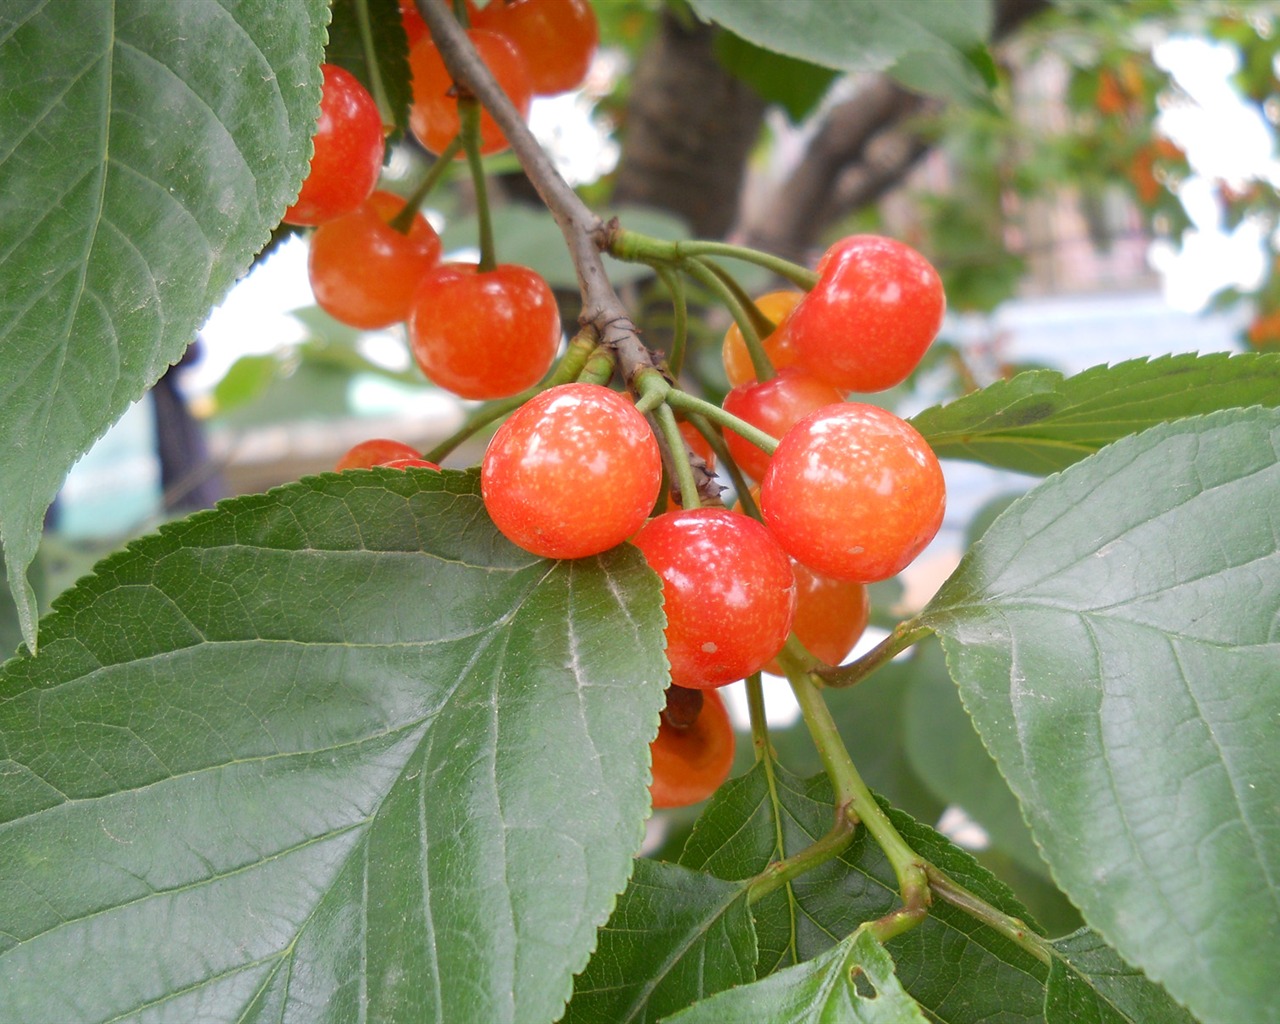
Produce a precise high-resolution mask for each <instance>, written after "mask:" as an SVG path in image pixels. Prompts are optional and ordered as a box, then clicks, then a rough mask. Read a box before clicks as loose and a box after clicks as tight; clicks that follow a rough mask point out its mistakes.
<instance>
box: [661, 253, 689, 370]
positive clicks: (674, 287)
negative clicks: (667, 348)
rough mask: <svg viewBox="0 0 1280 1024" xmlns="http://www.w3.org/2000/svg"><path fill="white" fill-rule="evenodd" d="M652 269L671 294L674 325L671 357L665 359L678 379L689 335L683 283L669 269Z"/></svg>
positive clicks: (687, 311) (678, 276)
mask: <svg viewBox="0 0 1280 1024" xmlns="http://www.w3.org/2000/svg"><path fill="white" fill-rule="evenodd" d="M653 269H654V270H655V271H657V274H658V278H659V279H660V280H661V281H662V283H663V284H664V285H666V287H667V291H668V292H670V293H671V308H672V311H673V312H674V314H675V324H674V325H673V327H672V338H671V355H670V357H669V358H668V359H667V366H668V368H669V369H670V370H671V376H672V377H679V376H680V369H681V367H683V366H684V351H685V345H686V339H687V338H688V334H689V305H688V302H687V301H686V299H685V294H684V281H683V280H682V279H681V277H680V275H679V274H674V273H672V272H671V268H669V267H664V266H657V267H654V268H653Z"/></svg>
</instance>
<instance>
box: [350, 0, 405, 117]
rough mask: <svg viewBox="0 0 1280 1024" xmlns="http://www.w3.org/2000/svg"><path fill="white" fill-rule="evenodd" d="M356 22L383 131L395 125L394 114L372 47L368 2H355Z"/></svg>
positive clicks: (358, 0)
mask: <svg viewBox="0 0 1280 1024" xmlns="http://www.w3.org/2000/svg"><path fill="white" fill-rule="evenodd" d="M356 22H357V23H358V24H359V26H360V48H361V49H362V50H364V62H365V66H366V67H367V68H368V69H369V92H370V94H371V95H372V96H373V102H374V103H376V104H377V106H378V116H379V117H381V118H382V125H383V130H384V131H389V130H390V129H389V128H388V126H389V125H394V124H395V123H396V119H395V114H394V113H393V111H392V110H391V100H390V99H388V98H387V87H386V85H385V84H384V83H383V81H382V68H381V66H380V65H379V64H378V50H377V47H375V46H374V45H373V23H372V22H371V21H370V20H369V0H356Z"/></svg>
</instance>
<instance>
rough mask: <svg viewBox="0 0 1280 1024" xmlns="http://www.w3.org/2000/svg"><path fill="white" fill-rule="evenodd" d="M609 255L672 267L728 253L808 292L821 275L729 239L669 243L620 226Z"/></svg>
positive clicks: (730, 256)
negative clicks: (702, 257) (686, 261)
mask: <svg viewBox="0 0 1280 1024" xmlns="http://www.w3.org/2000/svg"><path fill="white" fill-rule="evenodd" d="M609 254H610V255H611V256H615V257H617V258H618V259H620V260H625V261H626V262H628V263H648V264H650V265H654V264H657V263H665V264H668V265H670V266H678V265H680V264H681V263H683V262H684V261H685V259H686V258H687V257H690V256H725V257H728V258H729V259H735V260H741V261H742V262H744V263H752V264H755V265H756V266H757V267H764V268H765V269H766V270H771V271H773V272H774V273H775V274H777V275H778V276H779V277H782V278H785V279H786V280H788V281H790V282H791V283H792V284H794V285H796V287H798V288H803V289H804V290H805V291H809V290H811V289H812V288H813V286H814V285H815V284H817V283H818V275H817V274H815V273H814V272H813V271H812V270H809V269H808V268H807V267H802V266H800V264H798V263H792V262H791V261H790V260H784V259H783V258H782V257H781V256H774V255H772V254H771V253H767V252H760V251H758V250H756V249H748V248H746V247H745V246H741V245H730V244H729V243H728V242H703V241H692V240H690V241H683V242H668V241H665V240H663V239H660V238H650V237H649V236H648V235H642V234H640V233H639V232H637V231H627V230H625V229H624V228H621V227H616V228H614V230H613V231H612V232H611V234H610V238H609Z"/></svg>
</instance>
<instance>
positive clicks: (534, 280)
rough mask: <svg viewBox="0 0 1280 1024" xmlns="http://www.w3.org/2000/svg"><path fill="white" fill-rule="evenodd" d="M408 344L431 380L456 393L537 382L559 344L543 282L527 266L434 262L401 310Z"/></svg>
mask: <svg viewBox="0 0 1280 1024" xmlns="http://www.w3.org/2000/svg"><path fill="white" fill-rule="evenodd" d="M409 344H410V346H411V347H412V349H413V354H414V357H415V358H416V359H417V361H418V365H419V366H420V367H421V368H422V372H423V373H425V374H426V375H427V377H428V379H430V380H431V381H433V382H434V383H436V384H438V385H440V387H442V388H446V389H447V390H449V391H452V392H453V393H454V394H455V395H460V396H461V397H463V398H479V399H488V398H505V397H507V396H508V395H514V394H516V393H517V392H519V391H523V390H524V389H525V388H527V387H532V386H533V385H534V384H536V383H538V381H540V380H541V379H542V377H543V376H544V375H545V374H546V372H547V370H548V369H550V367H551V362H552V360H554V359H555V355H556V350H557V349H558V348H559V347H560V311H559V309H558V308H557V306H556V299H555V295H553V294H552V292H551V288H550V286H549V285H548V284H547V282H546V281H544V280H543V279H542V278H541V277H540V276H539V275H538V274H536V273H534V272H533V271H532V270H530V269H529V268H528V267H521V266H517V265H515V264H513V263H500V264H499V265H498V266H496V267H495V268H494V269H493V270H490V271H488V272H487V273H481V272H480V271H479V269H478V268H477V267H476V265H475V264H474V263H442V264H440V265H438V266H436V267H435V268H433V269H432V270H430V271H428V272H427V275H426V276H425V277H424V278H423V279H422V280H421V281H420V282H419V284H418V288H417V290H416V291H415V292H414V296H413V302H412V305H411V307H410V310H409Z"/></svg>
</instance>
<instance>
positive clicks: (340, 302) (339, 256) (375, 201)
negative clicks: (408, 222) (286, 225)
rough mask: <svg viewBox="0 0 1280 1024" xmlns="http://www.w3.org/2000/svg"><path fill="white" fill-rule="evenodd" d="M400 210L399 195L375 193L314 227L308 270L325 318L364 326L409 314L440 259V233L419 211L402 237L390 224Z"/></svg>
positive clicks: (386, 324)
mask: <svg viewBox="0 0 1280 1024" xmlns="http://www.w3.org/2000/svg"><path fill="white" fill-rule="evenodd" d="M403 209H404V200H403V199H401V198H400V197H399V196H396V195H392V194H391V193H390V192H376V191H375V192H374V193H373V195H371V196H370V197H369V198H368V199H367V200H365V202H364V203H363V204H362V205H361V206H360V208H359V209H358V210H356V211H355V212H354V213H348V214H346V215H345V216H343V217H338V218H336V219H335V220H331V221H326V222H325V223H324V224H321V225H320V226H319V227H318V228H316V231H315V234H313V235H312V236H311V250H310V253H309V254H308V257H307V272H308V274H309V276H310V278H311V290H312V292H314V293H315V297H316V302H317V303H319V304H320V307H321V308H322V309H323V310H324V311H325V312H326V313H328V314H329V315H330V316H332V317H334V318H335V319H337V320H341V321H342V322H343V323H344V324H350V325H351V326H352V327H359V328H362V329H364V330H374V329H376V328H379V327H389V326H390V325H391V324H394V323H397V322H398V321H401V320H405V319H407V318H408V316H409V308H410V305H411V304H412V301H413V295H414V292H415V291H417V288H418V285H419V284H420V283H421V281H422V278H423V277H424V276H425V275H426V273H427V271H429V270H430V269H431V268H432V267H434V266H435V265H436V264H437V263H439V262H440V237H439V236H438V235H437V234H436V232H435V228H433V227H432V226H431V225H430V224H428V223H427V219H426V218H425V217H423V216H422V214H420V213H419V214H415V215H414V218H413V225H412V226H411V227H410V229H409V233H408V234H407V235H406V234H402V233H401V232H399V231H397V230H396V229H395V228H393V227H391V224H390V221H391V220H392V219H393V218H394V217H395V216H396V214H398V213H399V212H400V211H401V210H403Z"/></svg>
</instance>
